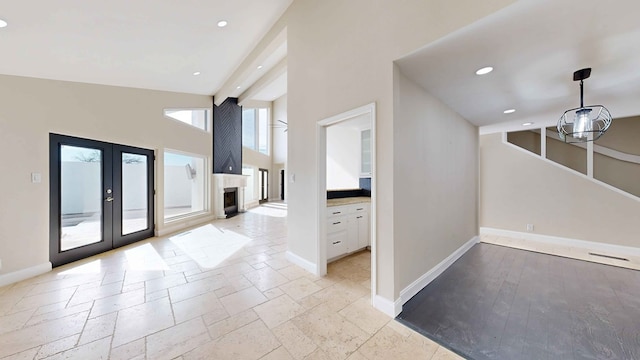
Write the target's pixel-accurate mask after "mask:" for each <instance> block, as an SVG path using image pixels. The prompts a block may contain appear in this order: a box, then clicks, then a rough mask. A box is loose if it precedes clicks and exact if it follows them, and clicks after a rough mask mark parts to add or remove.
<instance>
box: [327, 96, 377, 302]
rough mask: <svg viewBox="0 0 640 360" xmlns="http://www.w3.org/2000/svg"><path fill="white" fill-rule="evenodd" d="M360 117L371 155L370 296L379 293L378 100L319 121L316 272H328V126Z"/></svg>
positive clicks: (372, 296)
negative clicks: (364, 126)
mask: <svg viewBox="0 0 640 360" xmlns="http://www.w3.org/2000/svg"><path fill="white" fill-rule="evenodd" d="M353 119H358V122H363V121H364V122H366V123H367V124H368V128H369V132H368V133H367V136H368V139H367V141H368V142H369V144H370V153H369V154H368V157H369V162H370V164H369V168H368V170H369V174H368V177H369V182H370V184H369V185H368V186H369V187H370V196H371V207H370V217H369V219H370V221H369V229H368V230H369V234H370V243H371V245H370V249H371V254H370V258H371V259H370V261H371V262H370V268H371V270H370V271H371V300H372V302H373V301H374V299H375V296H376V294H377V287H376V284H377V232H376V223H377V221H376V219H377V218H376V183H377V181H376V104H375V103H370V104H368V105H364V106H361V107H358V108H355V109H353V110H349V111H346V112H344V113H341V114H338V115H335V116H332V117H329V118H327V119H324V120H321V121H319V122H318V123H317V134H318V139H317V146H318V149H317V154H318V159H317V164H318V199H319V201H318V224H320V225H319V226H318V229H319V231H318V244H317V246H318V248H317V254H318V255H317V263H316V264H317V270H316V271H317V274H318V275H320V276H323V275H326V274H327V259H328V257H327V241H328V233H327V230H328V229H327V226H326V224H327V223H328V209H327V128H329V127H330V126H333V125H337V124H340V123H343V122H346V121H349V120H353Z"/></svg>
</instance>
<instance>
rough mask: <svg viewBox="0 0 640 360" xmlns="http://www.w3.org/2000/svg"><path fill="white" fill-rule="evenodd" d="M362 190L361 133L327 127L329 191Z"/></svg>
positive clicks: (343, 128) (343, 127) (349, 128)
mask: <svg viewBox="0 0 640 360" xmlns="http://www.w3.org/2000/svg"><path fill="white" fill-rule="evenodd" d="M359 188H360V131H359V130H358V129H355V128H352V127H349V126H343V125H333V126H329V127H327V190H337V189H359Z"/></svg>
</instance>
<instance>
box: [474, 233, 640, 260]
mask: <svg viewBox="0 0 640 360" xmlns="http://www.w3.org/2000/svg"><path fill="white" fill-rule="evenodd" d="M480 234H481V235H483V236H482V239H481V241H482V242H485V243H488V244H495V245H502V246H508V247H512V248H516V249H522V250H528V251H535V252H540V253H544V254H550V255H557V256H562V257H567V258H572V259H578V260H586V261H591V262H595V263H599V264H606V265H613V266H619V267H624V268H629V269H636V270H640V248H635V247H630V246H622V245H613V244H606V243H599V242H593V241H586V240H579V239H572V238H565V237H559V236H551V235H542V234H536V233H527V232H519V231H512V230H503V229H496V228H490V227H481V228H480ZM487 235H493V236H487ZM590 253H597V254H602V255H607V256H613V257H618V258H625V259H628V261H624V260H617V259H611V258H604V257H601V256H593V255H591V254H590Z"/></svg>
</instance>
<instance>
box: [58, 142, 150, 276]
mask: <svg viewBox="0 0 640 360" xmlns="http://www.w3.org/2000/svg"><path fill="white" fill-rule="evenodd" d="M49 147H50V149H49V151H50V161H49V166H50V198H51V202H50V234H49V242H50V244H49V258H50V261H51V263H52V264H53V266H59V265H63V264H66V263H69V262H72V261H76V260H80V259H83V258H86V257H89V256H92V255H95V254H98V253H101V252H104V251H108V250H111V249H113V248H116V247H120V246H124V245H127V244H130V243H133V242H136V241H140V240H143V239H146V238H149V237H152V236H153V235H154V216H153V215H154V192H153V184H154V178H153V174H154V172H153V169H154V155H153V150H148V149H142V148H137V147H132V146H125V145H119V144H111V143H107V142H102V141H95V140H89V139H82V138H76V137H71V136H65V135H58V134H50V135H49Z"/></svg>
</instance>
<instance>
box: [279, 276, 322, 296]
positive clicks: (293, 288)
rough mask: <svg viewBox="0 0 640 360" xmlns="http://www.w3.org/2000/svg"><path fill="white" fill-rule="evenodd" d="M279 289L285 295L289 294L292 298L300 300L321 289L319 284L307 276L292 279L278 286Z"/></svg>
mask: <svg viewBox="0 0 640 360" xmlns="http://www.w3.org/2000/svg"><path fill="white" fill-rule="evenodd" d="M280 289H282V291H284V292H285V293H287V295H289V296H291V298H293V299H294V300H300V299H302V298H304V297H307V296H309V295H311V294H313V293H315V292H318V291H320V290H322V288H321V287H320V286H318V285H316V283H314V282H313V281H311V280H309V279H307V278H300V279H297V280H293V281H291V282H289V283H286V284H284V285H282V286H280Z"/></svg>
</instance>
